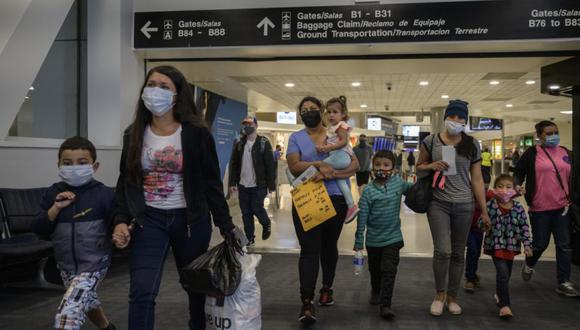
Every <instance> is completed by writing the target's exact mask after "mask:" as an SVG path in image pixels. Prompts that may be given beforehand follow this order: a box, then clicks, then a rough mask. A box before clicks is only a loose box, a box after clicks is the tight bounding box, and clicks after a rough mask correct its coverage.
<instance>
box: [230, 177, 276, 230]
mask: <svg viewBox="0 0 580 330" xmlns="http://www.w3.org/2000/svg"><path fill="white" fill-rule="evenodd" d="M267 195H268V188H266V187H263V188H260V187H253V188H246V187H244V186H242V185H238V197H239V199H240V209H241V210H242V220H243V221H244V232H245V233H246V237H247V238H248V240H250V241H251V240H253V239H254V237H255V236H254V231H255V228H254V215H255V216H256V217H257V218H258V221H259V222H260V224H261V225H262V226H264V227H268V226H270V218H269V217H268V212H266V209H265V208H264V198H266V196H267Z"/></svg>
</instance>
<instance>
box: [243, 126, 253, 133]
mask: <svg viewBox="0 0 580 330" xmlns="http://www.w3.org/2000/svg"><path fill="white" fill-rule="evenodd" d="M255 131H256V128H255V127H254V126H244V127H242V134H244V135H251V134H252V133H254V132H255Z"/></svg>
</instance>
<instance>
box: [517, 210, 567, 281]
mask: <svg viewBox="0 0 580 330" xmlns="http://www.w3.org/2000/svg"><path fill="white" fill-rule="evenodd" d="M563 211H564V210H563V209H559V210H553V211H543V212H529V213H530V224H531V225H532V237H533V238H534V240H533V242H532V250H533V251H534V254H533V255H532V256H531V257H527V258H526V264H527V265H528V266H529V267H534V266H535V265H536V264H537V263H538V260H539V259H540V257H541V256H542V253H544V251H545V250H546V248H547V247H548V243H550V234H552V235H554V242H555V243H556V268H557V272H558V273H557V279H558V283H564V282H566V281H569V280H570V268H571V263H572V248H571V246H570V227H569V226H570V219H569V217H568V216H567V215H566V216H563V215H562V212H563Z"/></svg>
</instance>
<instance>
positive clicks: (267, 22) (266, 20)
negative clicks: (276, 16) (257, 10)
mask: <svg viewBox="0 0 580 330" xmlns="http://www.w3.org/2000/svg"><path fill="white" fill-rule="evenodd" d="M275 26H276V25H274V23H272V21H271V20H270V19H269V18H268V17H264V19H263V20H261V21H260V23H258V25H256V27H257V28H258V29H261V28H264V36H265V37H267V36H268V27H270V28H272V29H273V28H274V27H275Z"/></svg>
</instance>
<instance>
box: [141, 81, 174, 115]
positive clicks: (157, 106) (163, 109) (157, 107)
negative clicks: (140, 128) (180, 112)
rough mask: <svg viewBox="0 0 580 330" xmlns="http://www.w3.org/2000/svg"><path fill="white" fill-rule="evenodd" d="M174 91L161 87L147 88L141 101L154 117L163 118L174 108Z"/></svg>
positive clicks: (144, 89)
mask: <svg viewBox="0 0 580 330" xmlns="http://www.w3.org/2000/svg"><path fill="white" fill-rule="evenodd" d="M173 95H175V94H174V93H173V92H172V91H170V90H167V89H163V88H159V87H145V88H143V94H141V99H142V100H143V103H145V107H147V109H149V111H151V113H152V114H153V115H154V116H157V117H161V116H163V115H164V114H166V113H167V112H169V111H170V110H171V108H173V105H174V104H175V103H173Z"/></svg>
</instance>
